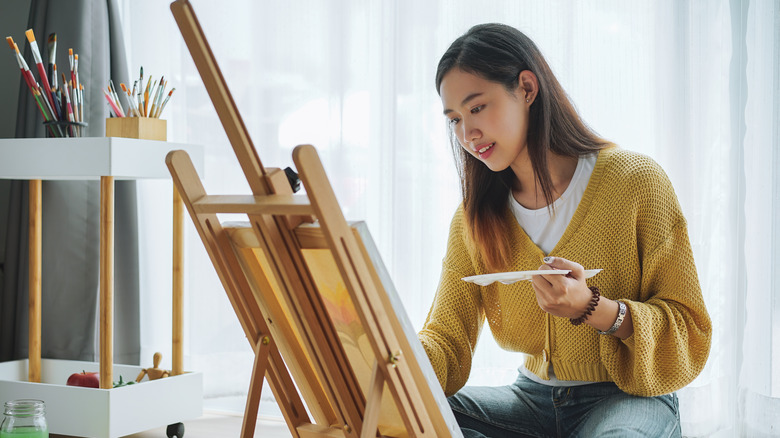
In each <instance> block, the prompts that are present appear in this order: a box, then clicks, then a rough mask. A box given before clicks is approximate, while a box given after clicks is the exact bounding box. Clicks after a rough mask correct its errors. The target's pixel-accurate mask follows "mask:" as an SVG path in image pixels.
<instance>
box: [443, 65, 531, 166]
mask: <svg viewBox="0 0 780 438" xmlns="http://www.w3.org/2000/svg"><path fill="white" fill-rule="evenodd" d="M439 93H440V94H441V102H442V105H443V106H444V115H445V116H446V117H447V119H448V121H449V124H450V128H451V129H452V131H453V132H454V133H455V136H456V137H457V138H458V142H460V145H461V146H462V147H463V149H465V150H466V151H467V152H468V153H470V154H471V155H473V156H474V157H476V158H477V159H479V160H480V161H482V162H483V163H485V165H486V166H487V167H488V168H489V169H490V170H492V171H494V172H499V171H502V170H504V169H506V168H507V167H509V166H510V165H511V164H513V163H516V162H518V160H527V157H528V154H527V151H526V138H527V133H528V109H529V107H530V103H528V102H526V97H525V91H524V89H523V87H517V89H516V90H515V91H514V92H512V93H509V92H508V91H507V90H506V88H505V87H504V86H503V85H502V84H499V83H496V82H492V81H489V80H487V79H484V78H481V77H479V76H476V75H474V74H471V73H466V72H464V71H462V70H460V69H452V70H450V72H449V73H447V74H446V75H444V78H443V79H442V81H441V85H440V87H439Z"/></svg>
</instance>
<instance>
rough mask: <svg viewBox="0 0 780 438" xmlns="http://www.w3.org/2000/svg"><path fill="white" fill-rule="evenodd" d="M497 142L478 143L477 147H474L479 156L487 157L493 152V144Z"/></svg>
mask: <svg viewBox="0 0 780 438" xmlns="http://www.w3.org/2000/svg"><path fill="white" fill-rule="evenodd" d="M495 145H496V143H495V142H493V143H483V144H481V145H478V146H477V147H476V148H474V152H476V153H477V154H478V155H479V158H481V159H483V160H484V159H486V158H487V157H489V156H490V154H491V153H493V146H495Z"/></svg>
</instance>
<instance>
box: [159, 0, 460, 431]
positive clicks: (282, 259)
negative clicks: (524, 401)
mask: <svg viewBox="0 0 780 438" xmlns="http://www.w3.org/2000/svg"><path fill="white" fill-rule="evenodd" d="M171 10H172V11H173V15H174V17H175V18H176V21H177V23H178V25H179V28H180V30H181V33H182V36H183V37H184V40H185V41H186V43H187V46H188V47H189V50H190V53H191V54H192V57H193V59H194V61H195V65H196V66H197V68H198V70H199V72H200V75H201V77H202V79H203V82H204V84H205V86H206V89H207V91H208V92H209V95H210V97H211V100H212V102H213V103H214V106H215V108H216V110H217V114H218V115H219V118H220V121H221V122H222V125H223V126H224V128H225V131H226V133H227V136H228V139H229V140H230V143H231V145H232V147H233V149H234V151H235V154H236V157H237V158H238V161H239V163H240V165H241V168H242V170H243V172H244V175H245V176H246V178H247V181H248V183H249V187H250V189H251V191H252V193H253V194H252V195H208V194H206V192H205V190H204V188H203V185H202V183H201V181H200V179H199V178H198V175H197V173H196V172H195V169H194V168H193V167H192V163H191V162H190V160H189V157H188V156H187V154H186V153H185V152H182V151H174V152H171V153H170V154H169V155H168V157H167V159H166V163H167V164H168V168H169V169H170V171H171V174H172V176H173V181H174V184H175V187H176V188H177V190H178V191H179V193H180V194H181V196H182V200H183V202H184V204H185V206H186V208H187V210H188V212H189V214H190V216H191V217H192V219H193V222H194V223H195V227H196V228H197V230H198V233H199V234H200V237H201V239H202V240H203V243H204V245H205V247H206V249H207V252H208V253H209V256H210V258H211V260H212V263H213V264H214V267H215V269H216V271H217V273H218V275H219V277H220V280H221V281H222V284H223V286H224V288H225V291H226V292H227V295H228V298H229V299H230V302H231V304H232V306H233V309H234V311H235V313H236V315H237V316H238V319H239V321H240V322H241V325H242V327H243V329H244V332H245V334H246V336H247V339H248V340H249V342H250V345H251V346H252V349H253V350H254V352H255V361H254V369H253V371H252V379H251V381H250V385H249V396H248V399H247V404H246V410H245V414H244V422H243V427H242V432H241V436H242V437H251V436H253V434H254V428H255V422H256V417H257V409H258V405H259V400H260V391H261V389H262V382H263V379H264V378H265V379H267V380H268V383H269V386H270V387H271V390H272V391H273V393H274V396H275V398H276V400H277V402H278V404H279V407H280V408H281V411H282V413H283V415H284V417H285V420H286V421H287V424H288V426H289V428H290V432H291V433H292V435H293V436H294V437H303V438H306V437H345V438H346V437H349V438H352V437H375V436H378V435H381V436H395V437H405V436H412V437H449V436H460V430H459V429H458V428H457V424H456V423H455V421H454V418H453V417H452V413H451V412H450V411H449V408H448V406H447V403H446V399H445V398H444V394H443V392H442V391H441V388H440V387H439V384H438V382H437V381H436V378H435V375H433V371H432V368H431V367H430V364H429V363H428V362H427V361H428V359H427V357H426V356H425V353H424V351H423V350H422V347H421V346H420V345H419V342H417V340H416V338H415V337H414V333H413V332H411V331H410V325H409V324H408V322H406V320H404V319H402V316H403V314H402V313H400V312H402V311H403V308H402V306H400V305H399V303H398V302H397V299H395V301H394V298H395V295H394V290H393V289H392V283H390V282H389V279H388V277H387V275H383V274H385V273H384V271H383V267H382V265H381V259H380V258H379V257H378V253H377V252H376V250H375V248H373V242H372V241H371V238H370V234H369V233H368V230H367V228H366V227H365V225H364V224H362V223H358V224H353V225H350V224H348V223H347V222H346V220H345V219H344V216H343V214H342V212H341V209H340V207H339V205H338V202H337V200H336V197H335V194H334V192H333V190H332V188H331V186H330V183H329V181H328V178H327V176H326V174H325V170H324V168H323V167H322V164H321V162H320V160H319V157H318V155H317V152H316V150H315V149H314V148H313V147H312V146H309V145H305V146H298V147H297V148H295V150H294V152H293V160H294V162H295V165H296V167H297V168H298V171H299V172H300V178H301V180H302V182H303V185H304V187H305V188H306V192H307V195H295V194H294V192H293V189H292V188H291V184H290V181H289V180H288V178H287V176H286V174H285V172H284V171H283V170H281V169H277V168H265V167H264V166H263V164H262V162H261V161H260V157H259V156H258V154H257V151H256V149H255V148H254V146H253V144H252V142H251V140H250V138H249V135H248V132H247V130H246V128H245V126H244V124H243V121H242V119H241V116H240V115H239V113H238V110H237V108H236V106H235V104H234V102H233V99H232V97H231V95H230V92H229V91H228V87H227V85H226V83H225V81H224V79H223V77H222V74H221V72H220V70H219V67H218V66H217V63H216V60H215V58H214V56H213V54H212V52H211V49H210V47H209V45H208V43H207V41H206V38H205V36H204V35H203V31H202V29H201V28H200V25H199V23H198V21H197V18H196V17H195V13H194V11H193V9H192V6H191V5H190V4H189V2H188V1H186V0H177V1H175V2H174V3H172V4H171ZM220 213H241V214H245V215H246V216H247V218H248V220H249V222H248V224H246V225H238V226H236V225H230V224H223V223H221V222H220V220H219V218H218V216H217V214H220ZM304 403H305V405H304ZM307 409H308V411H309V412H310V413H311V417H313V418H311V417H309V414H308V413H307Z"/></svg>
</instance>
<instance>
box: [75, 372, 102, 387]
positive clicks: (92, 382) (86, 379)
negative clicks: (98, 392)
mask: <svg viewBox="0 0 780 438" xmlns="http://www.w3.org/2000/svg"><path fill="white" fill-rule="evenodd" d="M67 385H68V386H84V387H86V388H100V374H98V373H88V372H86V371H82V372H80V373H73V374H71V375H70V377H68V383H67Z"/></svg>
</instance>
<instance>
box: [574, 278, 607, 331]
mask: <svg viewBox="0 0 780 438" xmlns="http://www.w3.org/2000/svg"><path fill="white" fill-rule="evenodd" d="M588 289H590V291H591V292H592V293H593V296H592V297H591V298H590V302H589V303H588V308H587V309H585V312H584V313H583V314H582V315H581V316H580V317H579V318H569V322H571V324H572V325H580V324H582V323H583V322H585V320H586V319H588V317H589V316H590V315H591V313H593V311H594V310H596V305H598V303H599V297H600V296H601V292H600V291H599V288H597V287H596V286H590V287H589V288H588Z"/></svg>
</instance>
